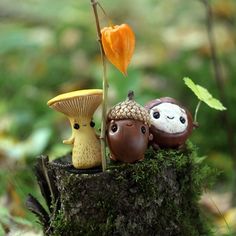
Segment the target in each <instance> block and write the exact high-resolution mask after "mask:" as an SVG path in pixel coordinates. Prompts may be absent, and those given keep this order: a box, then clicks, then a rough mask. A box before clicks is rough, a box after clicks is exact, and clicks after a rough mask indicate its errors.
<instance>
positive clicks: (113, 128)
mask: <svg viewBox="0 0 236 236" xmlns="http://www.w3.org/2000/svg"><path fill="white" fill-rule="evenodd" d="M117 129H118V128H117V124H113V125H112V126H111V131H112V132H113V133H115V132H116V131H117Z"/></svg>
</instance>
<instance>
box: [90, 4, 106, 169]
mask: <svg viewBox="0 0 236 236" xmlns="http://www.w3.org/2000/svg"><path fill="white" fill-rule="evenodd" d="M91 4H92V7H93V12H94V17H95V22H96V28H97V37H98V42H99V46H100V53H101V60H102V66H103V101H102V125H101V135H100V140H101V153H102V170H103V171H105V170H106V116H107V95H108V87H109V86H108V80H107V70H106V57H105V53H104V51H103V47H102V40H101V28H100V23H99V18H98V12H97V5H98V2H97V1H96V0H91Z"/></svg>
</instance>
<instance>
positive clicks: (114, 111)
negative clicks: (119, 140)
mask: <svg viewBox="0 0 236 236" xmlns="http://www.w3.org/2000/svg"><path fill="white" fill-rule="evenodd" d="M133 97H134V92H133V91H130V92H129V93H128V98H127V99H126V100H125V101H124V102H120V103H118V104H117V105H115V106H114V107H112V108H111V109H110V111H109V112H108V115H107V119H108V121H110V120H126V119H131V120H137V121H142V122H144V123H145V124H147V125H148V126H150V125H151V121H150V115H149V113H148V111H147V110H146V109H145V108H144V107H142V106H141V105H139V104H138V103H137V102H135V101H134V100H133Z"/></svg>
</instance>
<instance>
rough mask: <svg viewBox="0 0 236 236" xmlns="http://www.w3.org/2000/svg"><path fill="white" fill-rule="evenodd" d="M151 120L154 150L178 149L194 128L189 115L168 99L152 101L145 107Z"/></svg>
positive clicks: (177, 103)
mask: <svg viewBox="0 0 236 236" xmlns="http://www.w3.org/2000/svg"><path fill="white" fill-rule="evenodd" d="M145 108H146V109H147V110H148V111H149V114H150V119H151V127H150V132H151V134H152V135H153V140H152V141H151V142H150V144H151V145H152V146H153V148H154V149H159V148H179V147H181V146H183V145H184V144H185V141H186V140H187V138H188V137H189V136H190V134H191V133H192V130H193V128H194V127H195V126H197V125H195V124H194V123H193V118H192V115H191V113H190V112H189V111H188V110H187V109H186V108H185V107H184V106H182V105H181V104H180V103H179V102H178V101H176V100H175V99H173V98H170V97H163V98H159V99H155V100H152V101H150V102H148V103H147V104H146V105H145Z"/></svg>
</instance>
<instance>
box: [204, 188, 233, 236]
mask: <svg viewBox="0 0 236 236" xmlns="http://www.w3.org/2000/svg"><path fill="white" fill-rule="evenodd" d="M204 190H205V193H206V194H207V195H208V196H209V199H210V201H211V202H212V204H213V205H214V207H215V208H216V210H217V212H218V214H219V215H220V217H221V218H222V219H223V220H224V222H225V225H226V227H227V229H228V231H229V233H231V228H230V226H229V224H228V222H227V220H226V219H225V216H224V215H223V214H222V212H221V211H220V209H219V207H218V206H217V204H216V203H215V201H214V200H213V198H212V196H211V194H210V193H209V192H208V190H207V189H206V188H204Z"/></svg>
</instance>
